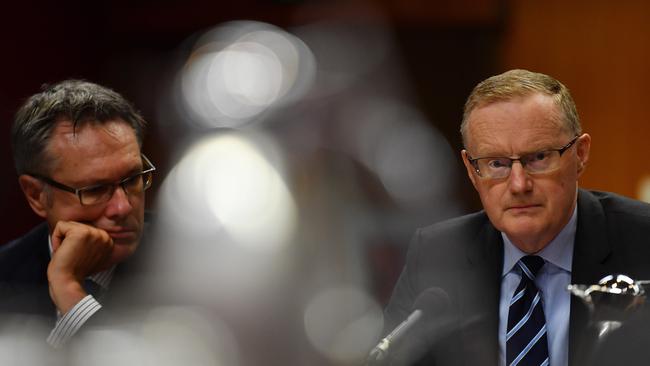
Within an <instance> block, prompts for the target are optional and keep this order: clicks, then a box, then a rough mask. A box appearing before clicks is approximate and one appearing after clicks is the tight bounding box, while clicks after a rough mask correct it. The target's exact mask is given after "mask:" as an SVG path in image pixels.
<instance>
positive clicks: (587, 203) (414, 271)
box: [385, 70, 650, 366]
mask: <svg viewBox="0 0 650 366" xmlns="http://www.w3.org/2000/svg"><path fill="white" fill-rule="evenodd" d="M461 133H462V136H463V142H464V145H465V149H464V150H462V152H461V155H462V159H463V162H464V164H465V167H466V169H467V174H468V176H469V178H470V180H471V181H472V183H473V185H474V187H475V188H476V190H477V192H478V194H479V196H480V198H481V202H482V204H483V207H484V210H483V211H481V212H478V213H474V214H470V215H467V216H463V217H459V218H456V219H452V220H449V221H445V222H442V223H439V224H436V225H432V226H430V227H427V228H424V229H420V230H418V231H417V233H416V234H415V236H414V239H413V241H412V243H411V246H410V249H409V254H408V256H407V262H406V265H405V267H404V270H403V272H402V274H401V276H400V279H399V281H398V283H397V285H396V287H395V289H394V292H393V296H392V298H391V300H390V302H389V304H388V306H387V308H386V311H385V315H386V318H385V324H386V329H392V327H394V326H395V325H396V324H398V323H399V322H401V321H402V320H404V319H405V318H406V317H407V315H408V314H409V313H410V312H411V311H412V307H413V303H414V302H415V300H416V299H417V298H418V296H419V294H420V293H422V292H423V291H424V290H426V289H427V288H430V287H438V288H441V289H443V290H444V291H445V292H446V294H447V295H448V296H449V300H448V302H449V303H448V306H446V308H445V309H444V310H442V311H439V312H438V313H437V314H432V315H431V317H433V318H444V319H443V320H444V322H443V323H444V324H445V325H446V326H445V327H437V328H435V327H434V329H432V330H430V334H428V335H427V336H426V337H425V338H426V339H425V340H422V339H419V340H417V341H413V343H418V342H421V343H424V346H423V347H421V348H420V349H418V350H414V349H411V351H412V352H411V351H407V352H411V353H417V354H415V355H414V354H410V355H408V357H410V358H411V359H416V360H419V361H420V363H421V364H427V365H511V364H512V365H515V364H518V365H532V364H535V365H540V364H541V365H548V364H549V363H550V364H551V365H553V366H562V365H569V364H570V365H578V364H584V363H585V362H588V361H586V360H588V359H589V357H590V353H591V352H592V350H591V345H592V344H593V343H592V341H593V339H591V337H590V335H591V333H589V332H587V329H588V327H587V325H588V320H589V314H588V313H587V310H586V308H585V307H584V306H582V304H581V303H580V301H579V299H577V298H576V297H572V296H570V294H569V293H568V292H567V291H566V287H567V285H569V284H570V283H578V284H593V283H597V282H598V280H600V279H601V278H602V277H604V276H606V275H608V274H612V273H625V274H628V275H629V276H631V277H632V278H637V279H647V278H650V246H648V245H647V244H646V241H647V238H648V237H650V205H647V204H645V203H641V202H638V201H634V200H631V199H627V198H624V197H621V196H618V195H615V194H611V193H605V192H590V191H586V190H582V189H578V184H577V181H578V178H579V177H580V175H581V174H582V173H583V172H584V169H585V166H586V164H587V161H588V158H589V149H590V143H591V138H590V136H589V135H588V134H586V133H583V132H582V129H581V127H580V122H579V119H578V114H577V112H576V108H575V105H574V103H573V100H572V98H571V96H570V94H569V91H568V89H567V88H566V87H565V86H564V85H562V84H561V83H560V82H559V81H557V80H555V79H553V78H551V77H549V76H547V75H544V74H539V73H533V72H529V71H525V70H511V71H508V72H506V73H503V74H500V75H497V76H494V77H491V78H489V79H487V80H485V81H483V82H481V83H480V84H478V85H477V86H476V87H475V88H474V90H473V91H472V93H471V95H470V97H469V98H468V100H467V103H466V104H465V111H464V116H463V122H462V125H461ZM533 268H534V269H533ZM436 321H437V322H438V323H440V322H441V320H440V319H437V320H436ZM407 348H408V347H407ZM418 352H420V353H421V354H420V353H418Z"/></svg>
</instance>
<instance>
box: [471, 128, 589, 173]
mask: <svg viewBox="0 0 650 366" xmlns="http://www.w3.org/2000/svg"><path fill="white" fill-rule="evenodd" d="M579 137H580V136H576V137H574V138H573V140H571V141H569V143H568V144H566V145H564V146H562V147H561V148H559V149H549V150H543V151H537V152H533V153H530V154H525V155H522V156H520V157H519V158H507V157H489V156H486V157H481V158H475V159H473V158H471V157H470V156H469V155H468V156H467V160H469V162H470V164H472V166H473V167H474V170H476V174H478V175H479V177H481V178H485V179H501V178H507V177H508V176H509V175H510V171H511V170H512V164H513V163H514V162H515V161H518V162H519V163H520V164H521V166H522V167H523V168H524V169H525V170H526V172H528V173H529V174H542V173H549V172H552V171H554V170H556V169H558V168H559V167H560V158H561V157H562V154H564V152H565V151H567V150H568V149H569V148H570V147H571V146H573V144H575V142H576V141H578V138H579Z"/></svg>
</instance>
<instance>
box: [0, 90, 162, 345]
mask: <svg viewBox="0 0 650 366" xmlns="http://www.w3.org/2000/svg"><path fill="white" fill-rule="evenodd" d="M144 127H145V121H144V119H143V118H142V116H141V115H140V114H139V113H138V112H137V111H136V110H135V109H134V108H133V107H132V106H131V104H130V103H129V102H128V101H126V100H125V99H124V98H123V97H122V96H121V95H119V94H118V93H116V92H114V91H112V90H110V89H108V88H105V87H102V86H100V85H97V84H93V83H90V82H85V81H78V80H66V81H63V82H60V83H58V84H55V85H52V86H49V87H44V89H43V90H42V92H40V93H37V94H35V95H33V96H32V97H30V98H29V99H28V100H27V101H26V102H25V103H24V104H23V106H22V107H21V108H20V109H19V111H18V112H17V113H16V118H15V121H14V125H13V128H12V148H13V154H14V161H15V165H16V170H17V172H18V175H19V178H18V180H19V183H20V187H21V189H22V191H23V193H24V194H25V197H26V199H27V202H28V203H29V205H30V206H31V208H32V210H33V211H34V212H35V213H36V214H37V215H39V216H40V217H42V218H43V219H44V220H45V222H44V223H43V224H41V225H39V226H37V227H36V228H34V229H33V230H32V231H30V232H29V233H27V234H26V235H25V236H23V237H21V238H19V239H16V240H14V241H11V242H9V243H8V244H5V245H3V246H1V247H0V311H2V312H3V313H4V314H5V315H6V314H34V315H38V316H41V317H44V318H46V319H51V320H52V322H51V332H50V334H49V337H48V339H47V341H48V343H50V344H51V345H52V346H54V347H59V346H61V345H63V344H65V343H66V342H67V341H68V340H69V339H70V338H71V337H72V336H73V335H74V334H75V333H76V332H77V331H78V330H79V329H81V327H82V326H83V325H84V324H85V323H86V322H87V321H89V320H90V319H91V318H92V317H95V316H96V314H98V313H99V312H100V310H101V308H102V302H103V300H102V299H103V297H104V295H105V294H107V295H110V292H109V293H107V290H108V289H109V288H110V287H111V280H112V278H113V274H114V273H117V272H119V271H120V270H121V269H122V268H120V267H124V265H123V263H125V262H126V261H128V260H130V259H131V258H132V256H133V254H134V253H135V251H136V249H137V248H138V246H139V243H140V241H141V237H142V233H143V229H144V221H145V220H144V200H145V197H144V191H145V190H146V189H147V188H149V186H150V185H151V180H152V174H153V171H154V170H155V168H154V166H153V164H151V162H150V161H149V160H148V159H147V158H146V157H145V156H144V155H143V154H142V152H141V145H142V137H143V133H144Z"/></svg>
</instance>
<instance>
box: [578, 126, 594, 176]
mask: <svg viewBox="0 0 650 366" xmlns="http://www.w3.org/2000/svg"><path fill="white" fill-rule="evenodd" d="M576 145H577V146H576V152H577V156H578V177H579V176H581V175H582V173H584V171H585V168H586V167H587V162H588V161H589V149H590V148H591V136H589V134H586V133H583V134H582V136H580V137H579V138H578V141H576Z"/></svg>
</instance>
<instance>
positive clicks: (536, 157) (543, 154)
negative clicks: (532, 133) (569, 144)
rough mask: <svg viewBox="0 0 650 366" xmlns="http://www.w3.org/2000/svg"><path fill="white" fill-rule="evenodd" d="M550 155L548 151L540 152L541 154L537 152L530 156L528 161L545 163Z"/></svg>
mask: <svg viewBox="0 0 650 366" xmlns="http://www.w3.org/2000/svg"><path fill="white" fill-rule="evenodd" d="M549 155H550V152H548V151H540V152H536V153H534V154H530V155H529V156H528V159H527V160H528V161H529V162H535V161H543V160H546V159H548V157H549Z"/></svg>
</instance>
